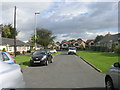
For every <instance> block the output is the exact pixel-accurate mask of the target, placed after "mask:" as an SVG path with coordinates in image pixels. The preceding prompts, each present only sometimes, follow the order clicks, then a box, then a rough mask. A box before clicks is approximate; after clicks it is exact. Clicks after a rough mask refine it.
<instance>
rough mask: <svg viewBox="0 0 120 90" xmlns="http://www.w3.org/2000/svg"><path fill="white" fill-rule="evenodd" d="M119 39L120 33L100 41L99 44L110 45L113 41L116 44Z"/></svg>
mask: <svg viewBox="0 0 120 90" xmlns="http://www.w3.org/2000/svg"><path fill="white" fill-rule="evenodd" d="M118 38H120V33H118V34H114V35H111V36H106V37H104V38H103V39H102V40H100V41H99V43H108V42H111V41H113V42H115V41H118Z"/></svg>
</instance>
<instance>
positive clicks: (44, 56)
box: [30, 50, 53, 66]
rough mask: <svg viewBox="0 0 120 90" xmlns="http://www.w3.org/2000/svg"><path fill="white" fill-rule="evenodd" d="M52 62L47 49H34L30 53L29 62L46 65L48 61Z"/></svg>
mask: <svg viewBox="0 0 120 90" xmlns="http://www.w3.org/2000/svg"><path fill="white" fill-rule="evenodd" d="M52 62H53V56H52V55H51V53H50V51H49V50H36V51H35V52H34V53H33V54H32V55H31V59H30V64H31V65H35V64H44V65H46V66H47V65H48V63H52Z"/></svg>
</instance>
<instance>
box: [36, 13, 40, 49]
mask: <svg viewBox="0 0 120 90" xmlns="http://www.w3.org/2000/svg"><path fill="white" fill-rule="evenodd" d="M37 14H40V13H39V12H36V13H35V50H36V48H37V43H36V39H37V31H36V23H37V20H36V15H37Z"/></svg>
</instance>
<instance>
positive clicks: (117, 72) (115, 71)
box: [111, 67, 120, 88]
mask: <svg viewBox="0 0 120 90" xmlns="http://www.w3.org/2000/svg"><path fill="white" fill-rule="evenodd" d="M111 76H112V80H113V84H114V87H115V88H120V87H119V81H120V67H114V68H112V69H111Z"/></svg>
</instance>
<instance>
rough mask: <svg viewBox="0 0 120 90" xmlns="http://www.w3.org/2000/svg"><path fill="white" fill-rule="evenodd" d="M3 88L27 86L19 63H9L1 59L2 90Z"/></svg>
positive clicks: (0, 86)
mask: <svg viewBox="0 0 120 90" xmlns="http://www.w3.org/2000/svg"><path fill="white" fill-rule="evenodd" d="M0 58H1V55H0ZM2 88H9V89H15V88H25V82H24V80H23V75H22V71H21V68H20V66H19V65H17V64H7V63H5V62H3V61H2V60H0V90H1V89H2Z"/></svg>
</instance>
